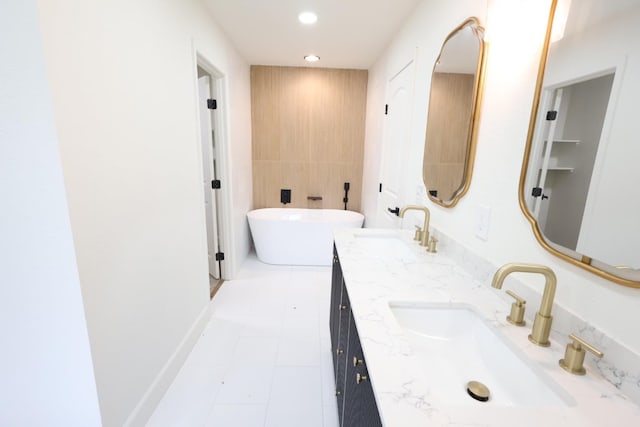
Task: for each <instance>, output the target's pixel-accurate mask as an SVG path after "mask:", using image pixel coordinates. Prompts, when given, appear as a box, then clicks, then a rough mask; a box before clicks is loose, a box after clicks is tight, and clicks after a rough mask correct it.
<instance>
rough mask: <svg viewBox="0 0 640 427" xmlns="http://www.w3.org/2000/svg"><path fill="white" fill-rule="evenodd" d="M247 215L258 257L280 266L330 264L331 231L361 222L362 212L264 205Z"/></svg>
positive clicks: (351, 226)
mask: <svg viewBox="0 0 640 427" xmlns="http://www.w3.org/2000/svg"><path fill="white" fill-rule="evenodd" d="M247 218H248V219H249V227H250V228H251V235H252V236H253V243H254V244H255V247H256V254H257V255H258V259H259V260H260V261H262V262H264V263H267V264H279V265H331V260H332V256H333V253H332V249H333V232H334V230H336V229H339V228H360V227H362V223H363V222H364V215H362V214H360V213H358V212H353V211H342V210H338V209H295V208H290V209H287V208H266V209H256V210H253V211H250V212H249V213H247Z"/></svg>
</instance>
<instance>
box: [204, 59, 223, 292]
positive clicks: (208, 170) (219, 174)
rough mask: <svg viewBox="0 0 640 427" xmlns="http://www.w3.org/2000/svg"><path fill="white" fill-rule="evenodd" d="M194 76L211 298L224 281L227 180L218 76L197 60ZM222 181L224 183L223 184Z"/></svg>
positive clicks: (219, 79) (219, 80)
mask: <svg viewBox="0 0 640 427" xmlns="http://www.w3.org/2000/svg"><path fill="white" fill-rule="evenodd" d="M197 78H198V115H199V127H200V129H199V131H200V133H199V137H200V152H201V160H202V191H203V201H204V204H203V208H204V213H205V221H206V242H207V260H208V273H209V297H210V298H213V297H214V295H215V294H216V292H217V291H218V289H219V288H220V286H221V285H222V283H223V281H224V273H225V271H224V270H225V269H224V262H225V251H224V249H225V241H226V240H225V238H224V237H225V236H224V233H222V232H221V231H222V230H223V228H224V227H223V226H222V224H223V222H224V219H225V207H226V203H225V199H224V197H223V194H222V187H223V185H224V184H227V183H228V181H227V180H225V179H224V176H223V175H224V173H223V172H224V171H223V168H222V164H223V163H224V157H223V155H222V151H223V150H221V144H222V143H223V141H224V133H223V132H222V123H223V120H222V119H221V117H220V106H221V93H220V92H221V90H220V88H221V80H222V78H221V76H219V74H218V73H216V72H215V71H211V69H210V67H207V65H206V64H203V63H201V61H200V59H198V61H197ZM223 183H224V184H223Z"/></svg>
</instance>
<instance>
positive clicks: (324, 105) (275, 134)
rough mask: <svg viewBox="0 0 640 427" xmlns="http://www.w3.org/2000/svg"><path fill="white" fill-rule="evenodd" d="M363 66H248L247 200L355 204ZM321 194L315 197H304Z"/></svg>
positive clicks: (363, 97) (341, 206) (359, 176)
mask: <svg viewBox="0 0 640 427" xmlns="http://www.w3.org/2000/svg"><path fill="white" fill-rule="evenodd" d="M367 79H368V73H367V71H366V70H343V69H327V68H302V67H272V66H252V67H251V126H252V137H253V203H254V207H255V208H256V209H257V208H264V207H282V206H283V205H282V204H281V203H280V189H291V204H287V205H286V206H287V207H300V208H307V207H308V208H325V209H328V208H331V209H344V203H343V202H342V198H343V197H344V188H343V185H344V183H345V182H349V183H350V189H349V203H348V209H349V210H354V211H359V210H360V193H361V189H362V167H363V159H364V130H365V109H366V98H367ZM307 196H320V197H322V200H321V201H311V200H307Z"/></svg>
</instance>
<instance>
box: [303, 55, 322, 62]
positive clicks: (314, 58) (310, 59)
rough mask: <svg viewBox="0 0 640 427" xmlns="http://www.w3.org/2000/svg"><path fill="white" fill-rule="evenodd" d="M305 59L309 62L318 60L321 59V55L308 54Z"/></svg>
mask: <svg viewBox="0 0 640 427" xmlns="http://www.w3.org/2000/svg"><path fill="white" fill-rule="evenodd" d="M304 60H305V61H307V62H318V61H320V57H319V56H318V55H307V56H305V57H304Z"/></svg>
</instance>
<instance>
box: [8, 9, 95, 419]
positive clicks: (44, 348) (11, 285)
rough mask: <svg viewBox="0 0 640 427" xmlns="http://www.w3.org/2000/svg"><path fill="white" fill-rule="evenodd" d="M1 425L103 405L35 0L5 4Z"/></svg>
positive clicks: (80, 414)
mask: <svg viewBox="0 0 640 427" xmlns="http://www.w3.org/2000/svg"><path fill="white" fill-rule="evenodd" d="M0 28H1V29H2V37H1V39H0V55H1V57H2V62H0V200H2V209H1V210H0V284H1V285H0V348H1V350H0V402H2V403H0V406H1V409H0V425H3V426H44V425H48V426H78V427H84V426H97V425H100V409H99V407H98V396H97V393H96V383H95V379H94V376H93V366H92V362H91V353H90V349H89V337H88V335H87V328H86V323H85V314H84V309H83V306H82V296H81V293H80V280H79V278H78V270H77V267H76V261H75V251H74V246H73V240H72V236H71V226H70V224H69V213H68V209H67V203H66V195H65V190H64V183H63V179H62V168H61V165H60V156H59V153H58V144H57V141H56V135H55V127H54V123H53V111H52V108H51V98H50V95H49V87H48V84H47V81H46V75H45V71H44V53H43V50H42V42H41V34H40V31H39V30H38V16H37V10H36V2H35V0H23V1H14V2H2V3H1V4H0Z"/></svg>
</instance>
